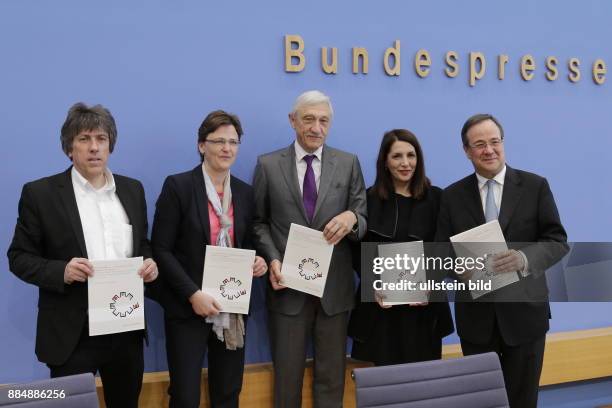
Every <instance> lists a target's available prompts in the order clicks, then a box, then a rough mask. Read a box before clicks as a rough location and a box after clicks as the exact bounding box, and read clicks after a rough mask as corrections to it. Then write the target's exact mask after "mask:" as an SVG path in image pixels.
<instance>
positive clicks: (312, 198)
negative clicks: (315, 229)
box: [302, 154, 317, 222]
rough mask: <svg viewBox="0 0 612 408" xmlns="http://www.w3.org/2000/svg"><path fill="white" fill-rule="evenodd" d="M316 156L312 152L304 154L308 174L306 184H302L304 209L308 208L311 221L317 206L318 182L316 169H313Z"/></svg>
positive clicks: (305, 177) (307, 214)
mask: <svg viewBox="0 0 612 408" xmlns="http://www.w3.org/2000/svg"><path fill="white" fill-rule="evenodd" d="M314 158H315V156H314V155H312V154H309V155H307V156H304V161H305V162H306V174H305V175H304V184H303V186H302V201H303V202H304V210H306V216H307V217H308V221H309V222H312V217H313V215H314V211H315V206H316V205H317V183H316V181H315V174H314V170H313V169H312V161H313V160H314Z"/></svg>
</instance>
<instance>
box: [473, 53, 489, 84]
mask: <svg viewBox="0 0 612 408" xmlns="http://www.w3.org/2000/svg"><path fill="white" fill-rule="evenodd" d="M486 69H487V63H486V60H485V56H484V55H483V54H482V52H470V86H474V85H476V80H479V79H482V77H484V74H485V72H486Z"/></svg>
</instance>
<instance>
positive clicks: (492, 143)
mask: <svg viewBox="0 0 612 408" xmlns="http://www.w3.org/2000/svg"><path fill="white" fill-rule="evenodd" d="M503 143H504V139H492V140H489V142H488V143H487V142H482V141H481V142H476V143H474V144H468V146H470V147H471V148H472V149H474V150H484V149H486V148H487V146H491V149H496V148H498V147H500V146H501V145H502V144H503Z"/></svg>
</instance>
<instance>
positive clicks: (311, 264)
mask: <svg viewBox="0 0 612 408" xmlns="http://www.w3.org/2000/svg"><path fill="white" fill-rule="evenodd" d="M333 250H334V246H333V245H331V244H328V243H327V241H326V240H325V238H324V237H323V233H322V232H321V231H317V230H314V229H311V228H307V227H303V226H301V225H298V224H291V227H290V229H289V238H288V239H287V248H286V249H285V257H284V258H283V267H282V270H281V274H282V275H283V281H282V285H283V286H286V287H288V288H291V289H295V290H299V291H300V292H304V293H308V294H311V295H313V296H317V297H323V291H324V290H325V282H326V280H327V273H328V271H329V264H330V262H331V257H332V252H333Z"/></svg>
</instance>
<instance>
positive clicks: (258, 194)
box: [254, 91, 366, 408]
mask: <svg viewBox="0 0 612 408" xmlns="http://www.w3.org/2000/svg"><path fill="white" fill-rule="evenodd" d="M331 120H332V107H331V103H330V100H329V98H328V97H327V96H326V95H324V94H323V93H321V92H319V91H309V92H305V93H304V94H302V95H300V96H299V97H298V98H297V100H296V103H295V105H294V109H293V111H292V112H291V113H290V114H289V122H290V124H291V126H292V127H293V129H294V130H295V134H296V140H295V142H294V143H292V144H291V145H290V146H289V147H286V148H283V149H281V150H278V151H276V152H272V153H269V154H266V155H263V156H261V157H259V159H258V162H257V168H256V170H255V178H254V189H255V205H256V211H255V237H256V247H257V249H258V251H259V252H260V253H261V254H262V255H263V256H264V258H266V261H267V262H268V263H269V268H270V279H269V280H270V287H269V288H268V289H269V290H268V292H267V301H268V308H269V311H270V314H269V324H270V338H271V346H272V359H273V362H274V378H275V390H274V401H275V406H277V407H299V406H300V405H301V402H302V381H303V377H304V368H305V360H306V351H307V345H308V340H309V339H312V341H313V346H314V360H315V363H314V382H313V399H314V406H315V407H319V408H320V407H341V406H342V397H343V392H344V370H345V357H346V329H347V322H348V312H349V310H350V309H351V308H352V307H353V302H354V286H353V275H354V274H353V269H352V266H351V249H350V247H349V243H348V242H347V240H346V239H344V238H345V237H346V238H349V239H351V240H359V239H360V238H361V237H362V236H363V234H364V233H365V231H366V195H365V186H364V182H363V176H362V174H361V168H360V166H359V160H358V159H357V157H356V156H355V155H352V154H349V153H345V152H343V151H340V150H336V149H333V148H331V147H329V146H327V145H325V144H324V143H325V139H326V137H327V133H328V131H329V127H330V124H331ZM291 223H295V224H299V225H304V226H307V227H310V228H313V229H317V230H320V231H323V234H324V236H325V238H326V239H327V241H328V242H329V243H331V244H334V245H335V246H334V250H333V255H332V259H331V264H330V267H329V274H328V276H327V281H326V284H325V291H324V293H323V297H322V298H318V297H315V296H311V295H308V294H305V293H303V292H298V291H295V290H293V289H288V288H285V287H284V286H283V285H282V283H283V277H282V275H281V273H280V272H281V266H282V265H281V262H282V259H283V255H284V252H285V248H286V245H287V237H288V235H289V227H290V225H291Z"/></svg>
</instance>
